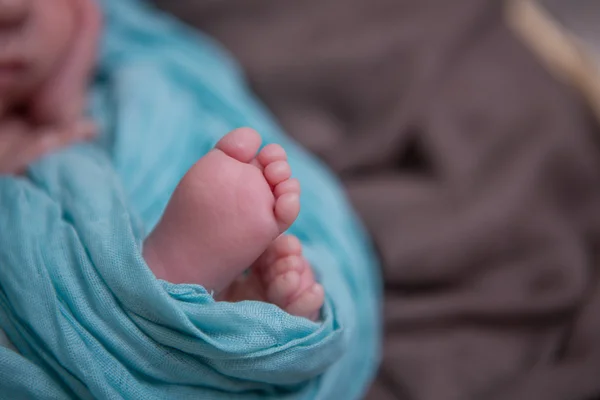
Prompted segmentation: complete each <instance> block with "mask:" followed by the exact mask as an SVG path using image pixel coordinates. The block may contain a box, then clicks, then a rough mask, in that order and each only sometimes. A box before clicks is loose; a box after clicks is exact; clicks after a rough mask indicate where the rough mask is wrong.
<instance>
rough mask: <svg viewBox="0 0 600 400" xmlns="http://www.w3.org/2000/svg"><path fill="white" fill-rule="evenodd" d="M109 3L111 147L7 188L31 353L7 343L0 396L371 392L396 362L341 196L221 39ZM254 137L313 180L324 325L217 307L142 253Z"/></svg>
mask: <svg viewBox="0 0 600 400" xmlns="http://www.w3.org/2000/svg"><path fill="white" fill-rule="evenodd" d="M101 4H102V6H103V8H104V10H105V13H106V20H105V23H106V32H105V36H104V41H103V46H102V53H101V57H100V71H99V74H98V79H97V80H96V83H95V85H94V88H93V90H92V95H91V105H92V110H91V111H92V114H93V115H94V116H95V118H96V120H97V121H99V123H100V125H101V128H102V132H103V135H102V137H101V139H99V141H98V143H96V144H88V145H80V146H77V147H74V148H71V149H67V150H65V151H62V152H60V153H58V154H55V155H51V156H49V157H47V158H45V159H44V160H42V161H40V162H39V163H37V164H36V165H34V166H33V167H32V168H31V169H30V171H29V172H28V176H27V178H26V179H25V178H1V179H0V204H1V205H2V208H3V212H2V217H1V218H0V235H1V239H0V327H1V328H2V329H3V330H4V331H5V332H6V335H7V336H8V338H9V339H10V340H11V342H12V343H13V344H14V346H15V347H16V349H18V353H17V352H15V351H13V350H11V349H9V348H8V347H0V398H1V399H29V398H35V399H69V398H81V399H91V398H100V399H171V398H173V399H188V398H190V399H262V398H277V399H352V398H357V397H359V396H360V395H361V394H362V391H363V390H365V386H366V384H367V383H368V381H369V380H370V379H371V377H372V376H373V374H374V372H375V368H376V363H377V361H378V358H379V339H380V337H379V335H380V330H379V329H380V328H379V324H380V315H379V301H380V292H379V275H378V265H377V262H376V259H375V257H374V255H373V253H372V249H371V247H370V246H369V243H368V240H367V238H366V236H365V235H364V232H363V230H362V227H361V226H360V225H359V224H358V222H357V220H356V218H355V216H354V214H353V212H352V210H351V209H350V207H349V205H348V204H347V202H346V200H345V198H344V196H343V194H342V190H341V188H340V187H339V185H338V183H337V182H336V181H335V180H334V179H333V178H332V176H331V175H330V174H329V173H328V172H327V171H326V170H325V169H324V168H323V167H322V166H320V165H319V164H318V162H317V161H316V160H315V159H313V158H312V157H311V156H309V155H308V154H307V153H306V152H304V151H303V150H302V149H300V148H299V147H297V146H296V145H295V144H294V143H293V142H291V141H290V140H289V139H287V138H285V137H284V136H283V135H282V133H281V130H280V128H279V127H278V126H277V125H276V124H275V123H274V122H273V121H272V119H271V118H270V116H269V115H268V113H267V112H266V111H265V110H264V109H263V108H261V106H260V104H259V103H258V102H257V101H256V100H255V99H254V98H253V97H252V95H251V94H250V93H249V92H248V91H247V89H246V86H245V84H244V82H243V80H242V77H241V74H240V73H239V71H238V70H237V66H236V65H235V64H234V63H233V62H232V61H231V60H230V59H229V58H228V57H227V56H226V55H225V54H224V53H222V52H221V50H220V49H219V48H218V47H217V46H215V45H214V44H213V43H212V42H211V41H210V40H209V39H207V38H205V37H202V36H199V35H197V34H196V33H193V32H191V31H189V30H187V29H186V28H184V27H183V26H181V25H180V24H178V23H177V22H175V21H173V20H171V19H170V18H168V17H166V16H163V15H161V14H159V13H157V12H156V11H154V10H152V9H150V8H148V7H147V6H146V5H145V4H144V3H142V2H140V1H137V0H103V1H102V2H101ZM239 126H251V127H253V128H255V129H257V130H258V131H259V132H260V133H261V134H262V135H263V138H264V140H265V142H267V143H268V142H278V143H281V144H282V145H283V146H284V147H285V148H286V150H287V151H288V154H289V160H290V164H291V166H292V169H293V171H294V174H295V176H296V177H297V178H299V179H300V181H301V183H302V185H303V192H302V199H301V200H302V207H303V208H302V211H301V214H300V217H299V218H298V220H297V222H296V223H295V224H294V225H293V227H292V228H291V229H290V232H291V233H294V234H296V235H297V236H298V237H299V238H300V239H301V240H302V242H303V244H304V246H305V255H306V256H307V258H308V259H309V260H310V262H311V263H312V265H313V267H314V269H315V271H316V273H317V275H318V277H319V280H320V281H321V282H322V283H323V285H324V287H325V290H326V294H327V298H326V304H325V306H324V308H323V321H322V322H320V323H314V322H311V321H308V320H306V319H302V318H297V317H293V316H290V315H288V314H286V313H284V312H283V311H281V310H280V309H279V308H277V307H275V306H273V305H270V304H266V303H260V302H241V303H235V304H233V303H226V302H215V301H214V300H213V298H212V297H211V295H210V294H208V293H207V292H206V291H205V290H204V289H203V288H202V287H199V286H195V285H173V284H169V283H167V282H163V281H159V280H156V279H155V278H154V276H153V275H152V273H151V272H150V270H149V269H148V268H147V266H146V264H145V263H144V261H143V259H142V258H141V245H142V242H143V239H144V237H145V234H147V233H148V232H149V231H150V230H151V229H152V228H153V227H154V225H155V224H156V223H157V221H158V219H159V218H160V215H161V213H162V211H163V209H164V207H165V206H166V203H167V202H168V199H169V196H170V195H171V193H172V191H173V190H174V188H175V186H176V185H177V183H178V181H179V179H180V178H181V177H182V176H183V175H184V173H185V172H186V171H187V169H188V168H189V167H190V166H191V165H192V164H193V163H194V162H195V161H196V160H197V159H198V158H199V157H201V156H202V155H203V154H205V153H206V152H207V151H208V150H209V149H210V148H211V147H212V146H213V145H214V144H215V143H216V142H217V141H218V139H219V138H220V137H221V136H222V135H224V134H225V133H227V132H228V131H230V130H231V129H233V128H236V127H239ZM199 263H201V260H199Z"/></svg>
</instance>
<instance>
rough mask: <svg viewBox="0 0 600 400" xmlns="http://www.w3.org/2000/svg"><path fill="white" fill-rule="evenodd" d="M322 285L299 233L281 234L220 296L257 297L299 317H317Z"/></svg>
mask: <svg viewBox="0 0 600 400" xmlns="http://www.w3.org/2000/svg"><path fill="white" fill-rule="evenodd" d="M324 296H325V293H324V291H323V287H322V286H321V285H320V284H319V283H317V282H315V277H314V274H313V271H312V268H311V266H310V264H309V263H308V260H307V259H306V258H304V256H303V255H302V245H301V243H300V241H299V240H298V238H297V237H295V236H292V235H281V236H279V237H278V238H277V239H275V240H274V241H273V243H271V245H270V246H269V248H268V249H267V250H266V251H265V252H264V253H263V254H262V255H261V256H260V257H259V259H258V260H256V262H255V263H254V264H253V265H252V268H251V269H250V271H249V274H247V275H246V276H241V277H239V278H238V279H237V280H236V281H235V282H233V283H232V284H231V285H230V286H229V287H228V288H227V289H226V290H225V291H224V292H223V293H222V294H221V296H220V297H219V299H220V300H226V301H232V302H237V301H243V300H258V301H265V302H269V303H272V304H275V305H276V306H278V307H280V308H281V309H282V310H284V311H286V312H288V313H290V314H292V315H296V316H299V317H305V318H308V319H311V320H313V321H314V320H316V319H318V317H319V310H320V309H321V307H322V306H323V301H324Z"/></svg>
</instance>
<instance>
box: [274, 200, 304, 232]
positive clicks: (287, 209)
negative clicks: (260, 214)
mask: <svg viewBox="0 0 600 400" xmlns="http://www.w3.org/2000/svg"><path fill="white" fill-rule="evenodd" d="M298 214H300V195H299V194H297V193H286V194H283V195H281V196H280V197H279V198H277V201H276V202H275V217H276V218H277V221H278V222H279V230H280V231H281V232H284V231H285V230H287V229H288V228H289V227H290V226H291V225H292V224H293V223H294V221H295V220H296V218H298Z"/></svg>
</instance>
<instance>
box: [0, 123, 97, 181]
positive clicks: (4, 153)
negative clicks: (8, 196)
mask: <svg viewBox="0 0 600 400" xmlns="http://www.w3.org/2000/svg"><path fill="white" fill-rule="evenodd" d="M95 134H96V127H95V125H94V123H93V122H91V121H89V120H79V121H77V122H75V123H73V124H70V125H68V126H63V127H55V126H41V127H32V126H31V125H29V124H28V123H27V122H25V121H23V120H20V119H14V118H13V119H9V120H5V121H2V122H0V174H2V175H5V174H19V173H22V172H23V171H24V170H25V169H26V168H27V166H28V165H29V164H31V163H33V162H35V161H37V160H38V159H40V158H42V157H43V156H44V155H46V154H47V153H50V152H53V151H56V150H59V149H60V148H63V147H66V146H68V145H70V144H73V143H75V142H80V141H84V140H89V139H91V138H92V137H94V135H95Z"/></svg>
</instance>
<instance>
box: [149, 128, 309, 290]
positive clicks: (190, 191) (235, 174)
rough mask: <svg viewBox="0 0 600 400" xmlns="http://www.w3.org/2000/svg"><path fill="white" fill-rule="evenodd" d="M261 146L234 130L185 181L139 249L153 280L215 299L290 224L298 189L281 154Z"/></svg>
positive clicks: (274, 147) (295, 213) (256, 138)
mask: <svg viewBox="0 0 600 400" xmlns="http://www.w3.org/2000/svg"><path fill="white" fill-rule="evenodd" d="M260 144H261V139H260V136H259V135H258V133H256V132H255V131H253V130H251V129H248V128H241V129H237V130H234V131H232V132H230V133H229V134H227V135H226V136H224V137H223V138H222V139H221V140H220V141H219V142H218V143H217V145H216V146H215V149H213V150H212V151H210V152H209V153H208V154H206V155H205V156H204V157H202V158H201V159H200V160H199V161H198V162H197V163H196V164H195V165H194V166H193V167H192V168H191V169H190V170H189V171H188V173H187V174H186V175H185V176H184V178H183V179H182V180H181V182H180V183H179V185H178V187H177V188H176V189H175V192H174V193H173V196H172V197H171V200H170V201H169V204H168V205H167V208H166V210H165V213H164V215H163V217H162V219H161V220H160V222H159V223H158V225H157V227H156V228H155V230H154V231H153V232H152V233H151V234H150V236H149V237H148V238H147V239H146V241H145V243H144V250H143V254H144V258H145V260H146V262H147V264H148V266H149V267H150V269H152V271H153V272H154V274H155V276H156V277H157V278H159V279H163V280H166V281H169V282H172V283H195V284H200V285H203V286H204V287H205V288H206V289H207V290H213V291H215V292H217V293H218V292H220V291H222V290H223V289H225V288H227V287H228V286H229V285H230V284H231V283H232V282H233V281H234V280H235V279H236V278H237V277H239V276H240V275H241V274H242V273H243V271H244V270H246V269H247V268H248V267H249V266H250V265H251V264H252V263H253V262H255V261H256V260H257V259H258V258H259V256H260V255H261V254H263V252H265V250H266V249H267V248H268V247H269V246H270V244H271V243H272V242H273V241H274V240H275V239H276V238H277V237H278V236H279V235H280V234H281V233H282V232H283V231H285V230H286V229H287V228H289V226H290V225H291V224H292V223H293V222H294V220H295V219H296V217H297V216H298V213H299V211H300V197H299V185H298V182H297V181H295V180H293V179H290V176H291V170H290V166H289V164H288V163H287V156H286V153H285V151H284V150H283V148H282V147H281V146H278V145H267V146H265V147H264V148H263V149H262V150H261V151H260V152H259V151H258V150H259V148H260Z"/></svg>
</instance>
